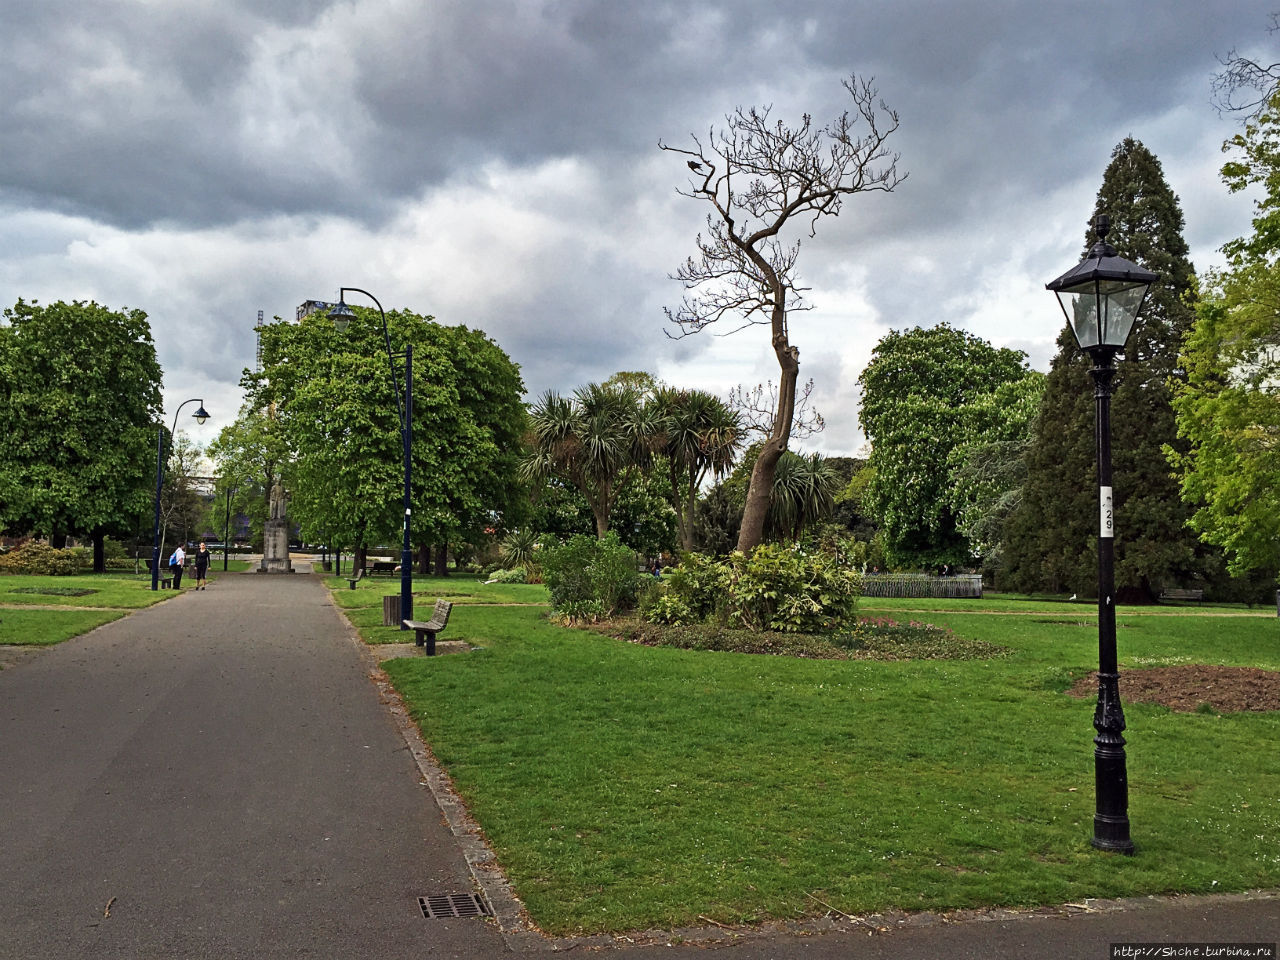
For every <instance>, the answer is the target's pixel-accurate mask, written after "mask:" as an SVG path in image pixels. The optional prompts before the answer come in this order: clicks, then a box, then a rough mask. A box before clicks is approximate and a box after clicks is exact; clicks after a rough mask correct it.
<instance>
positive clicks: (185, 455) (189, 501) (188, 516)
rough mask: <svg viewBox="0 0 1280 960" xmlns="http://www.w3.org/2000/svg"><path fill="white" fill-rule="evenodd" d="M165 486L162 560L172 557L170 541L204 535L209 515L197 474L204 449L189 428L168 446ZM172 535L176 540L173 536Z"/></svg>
mask: <svg viewBox="0 0 1280 960" xmlns="http://www.w3.org/2000/svg"><path fill="white" fill-rule="evenodd" d="M167 447H168V451H169V461H168V463H166V464H165V477H164V485H163V487H162V488H161V491H160V561H161V563H163V562H164V561H165V560H167V559H168V556H169V553H170V552H171V551H170V549H169V546H170V543H173V544H175V545H176V544H179V543H181V544H184V545H185V544H187V543H190V542H191V540H192V539H193V537H192V534H193V533H194V534H195V535H196V536H198V535H199V534H200V532H201V531H200V529H199V528H201V527H202V526H203V521H204V520H205V517H206V515H207V511H206V509H205V502H204V500H203V498H202V497H201V496H200V492H199V490H198V489H197V487H196V476H197V471H198V470H199V464H200V460H201V458H202V457H203V455H204V451H203V450H201V449H200V445H199V444H198V443H196V442H195V441H194V440H193V439H191V437H189V436H188V435H187V434H186V432H185V431H183V430H179V431H178V432H177V433H176V434H174V437H173V442H172V443H171V444H168V445H167ZM171 535H172V540H170V536H171Z"/></svg>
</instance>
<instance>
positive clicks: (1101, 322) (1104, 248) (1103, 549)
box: [1045, 216, 1160, 853]
mask: <svg viewBox="0 0 1280 960" xmlns="http://www.w3.org/2000/svg"><path fill="white" fill-rule="evenodd" d="M1110 226H1111V223H1110V220H1109V219H1108V218H1107V217H1105V216H1099V217H1098V218H1097V220H1096V221H1094V232H1095V233H1096V234H1097V237H1098V242H1097V243H1095V244H1094V245H1093V248H1092V249H1091V250H1090V251H1089V253H1088V255H1087V256H1086V257H1085V259H1084V260H1083V261H1082V262H1080V263H1079V264H1077V265H1076V266H1075V267H1073V268H1072V269H1070V270H1068V271H1067V272H1066V273H1064V274H1063V275H1062V276H1060V277H1058V279H1056V280H1054V281H1052V282H1050V283H1048V284H1046V285H1045V286H1046V287H1047V289H1049V290H1052V291H1053V292H1054V293H1056V294H1057V295H1058V303H1059V305H1060V306H1061V307H1062V312H1063V313H1064V314H1065V315H1066V317H1067V322H1068V323H1069V324H1070V325H1071V330H1072V332H1073V333H1074V334H1075V336H1076V341H1077V342H1078V343H1079V344H1080V349H1081V350H1084V351H1085V352H1086V353H1088V354H1089V356H1090V357H1091V358H1092V359H1093V369H1092V370H1091V371H1090V373H1091V374H1092V375H1093V383H1094V392H1093V395H1094V399H1095V403H1096V407H1097V431H1096V435H1097V449H1098V501H1099V506H1100V517H1099V529H1098V706H1097V708H1096V709H1095V711H1094V714H1093V726H1094V729H1095V730H1097V732H1098V735H1097V736H1096V737H1094V740H1093V742H1094V744H1095V747H1094V752H1093V758H1094V791H1095V795H1096V800H1095V808H1094V816H1093V841H1092V842H1093V845H1094V846H1095V847H1097V848H1098V849H1100V850H1113V851H1117V852H1119V853H1133V841H1132V840H1130V839H1129V782H1128V776H1127V774H1126V771H1125V753H1124V744H1125V740H1124V735H1123V734H1124V726H1125V725H1124V709H1123V707H1122V706H1121V704H1120V673H1119V666H1118V664H1117V659H1116V605H1115V598H1114V594H1115V516H1114V512H1113V498H1112V487H1111V381H1112V378H1113V377H1114V376H1115V372H1116V367H1115V359H1116V355H1117V354H1118V353H1120V352H1121V351H1122V350H1123V349H1124V345H1125V343H1126V342H1127V341H1128V339H1129V334H1130V332H1131V331H1132V330H1133V325H1134V322H1135V321H1136V320H1137V319H1138V314H1139V313H1140V312H1141V310H1142V306H1143V303H1144V302H1145V300H1146V298H1147V291H1148V290H1150V289H1151V284H1153V283H1155V282H1156V281H1157V280H1159V279H1160V277H1159V275H1157V274H1154V273H1152V272H1151V271H1150V270H1144V269H1143V268H1142V267H1140V266H1138V265H1137V264H1136V263H1133V262H1131V261H1129V260H1126V259H1124V258H1123V257H1121V256H1118V255H1117V253H1116V249H1115V247H1113V246H1111V244H1109V243H1107V240H1106V237H1107V231H1108V230H1109V228H1110Z"/></svg>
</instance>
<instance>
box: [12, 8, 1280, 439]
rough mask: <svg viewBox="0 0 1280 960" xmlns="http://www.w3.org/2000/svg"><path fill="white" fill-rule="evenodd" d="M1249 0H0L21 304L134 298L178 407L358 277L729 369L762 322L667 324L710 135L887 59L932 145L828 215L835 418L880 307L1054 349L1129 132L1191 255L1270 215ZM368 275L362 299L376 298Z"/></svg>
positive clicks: (815, 300)
mask: <svg viewBox="0 0 1280 960" xmlns="http://www.w3.org/2000/svg"><path fill="white" fill-rule="evenodd" d="M1270 12H1271V8H1269V7H1267V6H1265V5H1263V4H1261V3H1257V2H1252V0H1232V2H1228V0H1143V2H1135V0H1130V2H1128V3H1115V4H1097V3H1088V4H1086V3H1072V2H1061V3H1056V4H1049V3H1045V2H1042V0H982V2H976V0H954V2H950V3H948V2H942V0H934V2H916V0H844V2H841V0H788V2H786V3H776V2H767V3H766V2H747V0H744V2H717V0H700V2H697V3H692V2H685V3H678V4H677V3H666V2H655V0H632V2H623V0H560V2H555V0H456V2H445V0H434V2H433V0H425V2H424V0H341V2H323V0H253V2H248V0H42V2H37V3H32V2H29V0H0V63H3V64H4V69H3V71H2V72H0V130H3V132H4V138H3V142H2V144H0V304H2V305H12V304H13V303H14V302H15V301H16V300H17V299H18V298H19V297H22V298H25V299H27V300H31V299H36V300H39V301H40V302H49V301H53V300H58V299H62V300H74V299H84V300H89V299H92V300H97V301H98V302H100V303H103V304H106V305H108V306H110V307H113V308H121V307H130V308H141V309H143V310H145V311H146V312H147V313H148V314H149V316H150V318H151V323H152V329H153V332H154V336H155V340H156V345H157V349H158V351H159V355H160V362H161V364H162V365H163V367H164V371H165V385H164V395H165V402H166V406H167V408H168V410H169V411H170V414H171V413H172V411H173V410H174V409H175V408H176V406H177V405H178V404H179V403H181V401H182V400H185V399H187V398H188V397H201V398H204V399H205V402H206V406H207V407H208V409H209V411H210V412H211V413H212V415H213V417H214V419H213V420H211V421H210V422H209V424H208V425H206V426H205V427H203V428H199V429H193V430H192V433H193V435H194V436H195V437H196V438H197V439H198V440H201V441H202V442H203V441H207V440H208V439H211V438H212V437H213V436H216V432H217V430H218V429H219V428H220V427H221V426H224V425H226V424H227V423H229V422H230V421H231V420H232V419H234V417H235V415H236V412H237V408H238V407H239V404H240V401H241V393H240V390H239V387H238V381H239V379H240V374H241V371H242V369H243V368H244V367H246V366H252V365H253V362H254V333H253V326H254V323H255V320H256V317H257V313H258V311H259V310H262V311H264V313H265V315H266V317H267V318H268V319H269V318H271V317H272V316H273V315H279V316H282V317H288V318H291V317H292V316H293V315H294V311H295V308H296V307H297V305H298V304H299V303H301V302H302V301H304V300H307V299H320V300H334V299H336V298H337V292H338V288H339V287H340V286H355V287H362V288H364V289H366V290H369V291H370V292H372V293H373V294H375V295H376V296H377V297H378V299H379V300H380V301H381V302H382V304H383V306H385V307H386V308H388V309H391V308H397V307H406V308H409V309H412V310H415V311H418V312H420V313H429V314H432V315H434V316H435V317H436V318H437V319H438V320H439V321H440V322H442V323H447V324H466V325H468V326H471V327H477V328H480V329H482V330H484V331H485V332H486V333H487V334H489V335H490V336H491V337H493V338H494V339H495V340H497V341H498V343H500V344H501V345H502V347H503V348H504V349H505V350H506V351H507V352H508V353H509V354H510V355H511V356H512V358H513V359H514V360H515V361H516V362H517V363H519V364H520V366H521V368H522V370H523V374H524V380H525V384H526V386H527V388H528V391H529V397H530V399H532V398H534V397H536V396H537V395H538V394H540V393H541V392H542V391H543V390H546V389H548V388H550V389H555V390H559V391H562V392H569V391H571V390H573V389H574V388H575V387H578V386H581V385H582V384H584V383H587V382H589V381H592V380H599V379H603V378H605V377H607V376H609V375H610V374H612V373H614V372H615V371H618V370H647V371H650V372H652V373H654V374H656V375H658V376H659V377H660V378H662V379H663V380H665V381H667V382H669V383H671V384H674V385H679V386H698V387H702V388H704V389H710V390H712V391H714V392H717V393H721V394H724V393H727V391H728V390H729V388H731V387H733V386H734V385H736V384H747V385H752V384H755V383H758V382H761V381H764V380H767V379H769V378H771V377H772V378H774V379H776V375H777V374H776V363H775V361H774V359H773V356H772V353H771V351H770V349H769V344H768V338H767V335H766V331H765V330H764V329H762V328H755V329H749V330H746V331H743V332H741V333H738V334H735V335H733V336H729V337H720V336H712V335H711V334H710V332H706V333H703V334H700V335H698V336H695V337H690V338H687V339H683V340H675V339H671V338H669V337H668V336H667V335H666V333H665V331H666V330H668V329H669V328H668V325H667V324H666V321H665V318H664V315H663V307H664V306H675V305H676V304H678V302H679V300H680V298H681V288H680V285H679V284H678V283H677V282H676V281H674V280H672V279H671V278H670V275H671V274H672V273H673V272H674V271H675V269H676V268H677V266H678V265H679V264H680V263H681V262H682V261H683V260H684V259H685V258H686V257H687V256H688V255H689V254H691V253H692V252H693V249H694V246H693V245H694V238H695V236H696V234H697V233H698V231H699V230H700V229H702V228H703V226H704V217H705V211H704V209H703V208H702V205H701V204H699V203H697V202H696V201H693V200H690V199H687V198H684V197H680V196H678V195H677V194H676V189H677V188H678V187H682V186H683V187H686V188H687V186H688V183H689V180H688V170H687V169H686V167H685V164H684V159H685V158H683V157H680V156H678V155H675V154H669V153H663V152H661V151H659V150H658V148H657V143H658V141H659V140H660V139H661V140H663V141H664V142H667V143H669V144H672V145H675V146H686V145H688V144H689V143H690V142H691V141H690V139H689V138H690V136H691V135H693V134H699V135H702V136H703V137H704V138H705V135H706V133H707V131H708V130H709V129H710V128H711V127H714V126H718V125H721V124H722V123H723V120H724V116H725V114H726V113H728V112H729V111H731V110H733V109H734V108H735V107H739V106H743V107H749V106H753V105H772V106H773V110H774V116H775V117H777V118H779V119H785V120H788V121H795V120H798V119H799V118H800V116H801V114H803V113H805V112H808V113H811V114H812V115H813V116H814V119H815V121H817V122H819V123H822V124H825V123H826V122H827V121H828V120H831V119H834V118H835V117H837V116H838V115H839V114H840V113H841V112H843V111H844V110H845V109H848V108H849V107H851V105H852V104H851V102H850V100H849V98H848V95H847V94H846V93H845V91H844V89H843V88H842V86H841V79H842V78H845V77H848V76H849V75H850V74H853V73H856V74H858V75H859V76H861V77H864V78H868V77H873V78H874V80H875V84H876V86H877V87H878V89H879V91H880V94H881V96H882V97H883V99H884V100H885V101H886V102H887V103H888V105H889V106H890V107H892V108H893V109H894V110H896V111H897V112H898V113H899V115H900V118H901V127H900V129H899V131H898V133H897V134H895V136H894V138H893V140H892V141H891V143H890V146H891V147H892V148H893V149H894V150H896V151H897V152H898V153H899V154H900V155H901V160H900V161H899V170H900V171H905V172H907V173H908V174H909V177H908V179H907V180H906V182H905V183H903V184H902V185H901V186H899V187H898V189H897V190H896V191H895V192H893V193H891V194H873V195H866V196H858V197H853V198H851V199H850V200H849V201H848V202H847V203H846V204H845V207H844V210H843V212H842V213H841V215H840V217H839V219H838V220H827V221H824V222H823V223H822V224H820V226H819V228H818V235H817V237H816V238H814V239H812V240H806V242H805V246H804V249H803V251H802V253H801V259H800V265H799V274H800V277H801V280H802V281H803V283H804V284H805V285H806V286H808V287H809V288H810V289H811V292H810V293H809V294H808V300H809V301H810V302H811V304H812V305H813V310H812V311H811V312H809V313H806V314H803V315H800V316H799V317H798V318H797V319H796V320H795V321H794V323H793V326H792V342H793V343H794V344H795V345H796V346H798V347H799V349H800V361H801V377H802V379H807V378H808V377H813V378H814V380H815V397H816V398H817V406H818V408H819V409H820V410H821V412H822V413H823V414H824V415H825V417H826V420H827V424H828V426H827V430H826V432H825V433H824V434H822V435H820V436H818V437H816V438H814V439H813V440H811V441H809V442H808V443H807V444H806V446H807V448H808V449H811V450H821V451H823V452H827V453H833V454H836V453H839V454H850V453H854V452H855V451H857V450H858V448H859V447H860V446H861V444H862V434H861V431H860V429H859V425H858V420H857V390H856V383H855V382H856V380H857V377H858V374H859V373H860V371H861V369H862V367H863V366H864V365H865V363H866V362H867V359H868V358H869V356H870V354H871V350H872V349H873V348H874V346H875V344H876V342H877V341H878V340H879V339H880V338H881V337H882V336H883V335H884V334H885V333H886V332H888V331H889V330H890V329H905V328H909V327H912V326H917V325H922V326H930V325H933V324H936V323H938V322H942V321H946V322H948V323H951V324H953V325H955V326H959V327H962V328H964V329H967V330H969V331H971V332H972V333H974V334H977V335H978V336H981V337H984V338H986V339H988V340H990V341H992V342H993V343H995V344H996V345H998V346H1010V347H1015V348H1018V349H1021V350H1024V351H1026V353H1027V354H1028V355H1029V357H1030V359H1031V362H1032V365H1033V366H1035V367H1037V368H1038V369H1042V370H1044V369H1047V368H1048V362H1049V358H1050V356H1051V353H1052V349H1053V341H1054V338H1055V337H1056V336H1057V333H1058V330H1059V329H1060V327H1061V323H1062V315H1061V313H1060V312H1059V311H1058V308H1057V306H1056V303H1055V302H1054V299H1053V297H1052V295H1051V294H1049V293H1047V292H1045V290H1044V283H1045V282H1046V281H1047V280H1050V279H1052V278H1053V277H1055V276H1057V275H1058V274H1060V273H1062V272H1063V271H1065V270H1066V269H1067V268H1069V267H1070V266H1072V265H1073V264H1074V263H1076V262H1077V261H1078V260H1079V258H1080V255H1081V251H1082V246H1083V243H1084V232H1085V225H1086V221H1087V219H1088V217H1089V215H1090V213H1091V212H1092V207H1093V198H1094V196H1095V194H1096V192H1097V189H1098V187H1099V185H1100V182H1101V177H1102V172H1103V170H1104V168H1105V167H1106V165H1107V162H1108V160H1109V158H1110V155H1111V151H1112V149H1113V148H1114V147H1115V145H1116V144H1117V143H1119V142H1120V140H1122V139H1123V138H1124V137H1125V136H1130V135H1131V136H1133V137H1135V138H1136V139H1138V140H1141V141H1142V142H1143V143H1145V144H1146V146H1147V147H1148V148H1150V149H1151V150H1152V151H1153V152H1154V153H1155V154H1156V155H1157V156H1158V157H1159V158H1160V160H1161V162H1162V163H1163V165H1164V171H1165V175H1166V178H1167V179H1168V181H1169V183H1170V185H1171V186H1172V187H1173V189H1174V191H1175V192H1176V193H1177V194H1178V195H1179V197H1180V198H1181V201H1182V208H1183V212H1184V214H1185V215H1186V221H1187V223H1186V237H1187V240H1188V242H1189V243H1190V245H1191V251H1192V259H1193V261H1194V263H1195V265H1196V267H1197V269H1198V270H1200V271H1203V270H1204V269H1205V268H1206V267H1209V266H1212V265H1214V264H1216V263H1219V262H1220V259H1221V258H1220V254H1219V253H1218V252H1217V250H1218V248H1219V247H1220V246H1221V245H1222V243H1224V242H1225V241H1226V240H1228V239H1230V238H1232V237H1234V236H1238V235H1240V234H1242V233H1244V232H1246V231H1247V230H1248V227H1249V220H1250V213H1251V204H1250V200H1249V198H1248V197H1245V196H1235V197H1232V196H1229V195H1228V194H1227V193H1226V190H1225V188H1224V187H1223V186H1222V184H1221V182H1220V180H1219V179H1218V173H1217V171H1218V168H1219V166H1220V165H1221V163H1222V153H1221V144H1222V141H1223V140H1224V139H1225V138H1226V137H1227V136H1229V135H1230V134H1231V133H1233V132H1234V131H1235V130H1236V129H1237V123H1238V121H1237V120H1236V119H1235V118H1232V117H1221V116H1219V115H1218V113H1217V112H1216V111H1215V110H1214V108H1213V106H1212V104H1211V102H1210V83H1211V80H1212V78H1213V76H1214V75H1215V73H1217V72H1219V70H1220V69H1221V65H1220V63H1219V59H1218V58H1220V57H1223V56H1226V55H1228V54H1229V53H1230V52H1231V51H1232V50H1233V49H1234V50H1237V51H1238V52H1240V53H1244V54H1250V55H1253V56H1255V57H1260V58H1265V59H1266V61H1267V62H1268V63H1269V62H1272V61H1273V60H1275V59H1276V56H1275V53H1274V47H1275V45H1276V44H1277V42H1280V41H1278V40H1277V38H1276V37H1274V36H1272V35H1270V34H1268V32H1267V27H1268V25H1269V23H1270V18H1269V14H1270ZM351 302H352V303H355V304H362V303H367V301H363V300H361V299H360V298H359V297H352V298H351Z"/></svg>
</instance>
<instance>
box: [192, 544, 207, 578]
mask: <svg viewBox="0 0 1280 960" xmlns="http://www.w3.org/2000/svg"><path fill="white" fill-rule="evenodd" d="M195 561H196V589H197V590H203V589H204V588H205V587H207V586H208V585H209V581H208V580H207V579H205V578H206V577H207V576H208V575H209V548H208V547H207V546H205V543H204V541H203V540H201V541H200V549H199V550H197V551H196V555H195Z"/></svg>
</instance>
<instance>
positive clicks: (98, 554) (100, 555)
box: [93, 528, 107, 573]
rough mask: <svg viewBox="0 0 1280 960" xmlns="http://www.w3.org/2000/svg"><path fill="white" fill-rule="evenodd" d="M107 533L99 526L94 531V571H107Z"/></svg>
mask: <svg viewBox="0 0 1280 960" xmlns="http://www.w3.org/2000/svg"><path fill="white" fill-rule="evenodd" d="M106 539H107V538H106V534H104V533H103V532H102V529H101V528H99V529H97V530H95V531H93V572H94V573H106V572H107V551H106V543H105V541H106Z"/></svg>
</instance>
